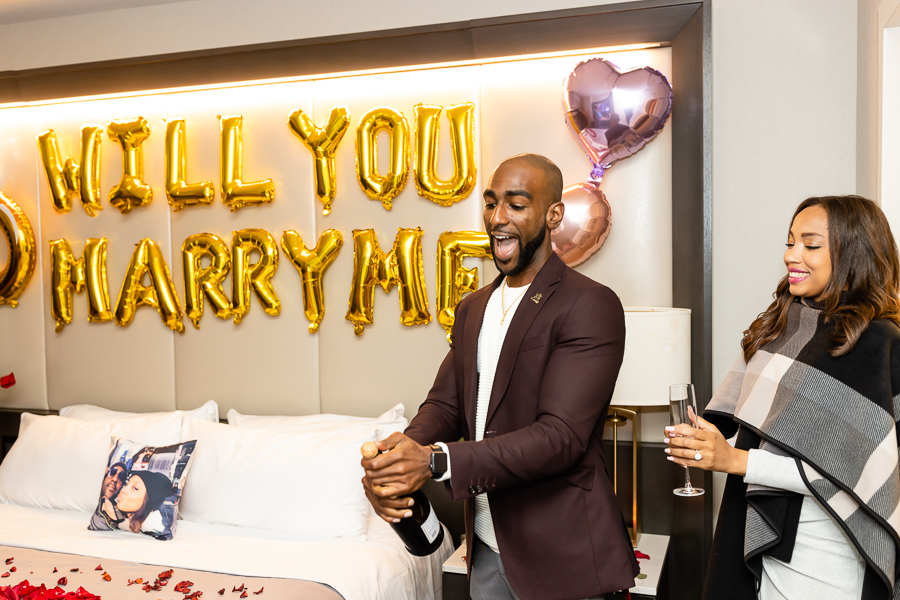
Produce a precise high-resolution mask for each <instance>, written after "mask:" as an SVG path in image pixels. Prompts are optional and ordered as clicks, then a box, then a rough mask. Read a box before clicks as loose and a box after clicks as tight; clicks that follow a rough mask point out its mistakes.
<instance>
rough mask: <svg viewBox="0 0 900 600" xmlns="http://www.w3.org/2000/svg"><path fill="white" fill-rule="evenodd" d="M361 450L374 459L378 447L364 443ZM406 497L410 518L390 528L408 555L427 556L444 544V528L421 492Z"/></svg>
mask: <svg viewBox="0 0 900 600" xmlns="http://www.w3.org/2000/svg"><path fill="white" fill-rule="evenodd" d="M361 450H362V455H363V457H365V458H375V457H376V456H377V455H378V446H376V445H375V443H374V442H366V443H365V444H363V446H362V449H361ZM406 497H407V498H412V499H413V505H412V506H410V507H409V510H410V511H412V516H410V517H405V518H401V519H400V522H399V523H391V524H390V526H391V527H392V528H393V529H394V531H395V532H396V533H397V535H398V536H400V539H401V540H402V541H403V544H404V545H405V546H406V550H407V551H408V552H409V553H410V554H412V555H413V556H428V555H429V554H431V553H433V552H434V551H435V550H437V549H438V548H440V547H441V544H442V543H443V542H444V528H443V527H442V526H441V522H440V521H438V518H437V514H436V513H435V512H434V508H433V507H432V506H431V502H429V501H428V497H427V496H425V493H424V492H423V491H422V490H416V491H415V492H413V493H412V494H410V495H409V496H406Z"/></svg>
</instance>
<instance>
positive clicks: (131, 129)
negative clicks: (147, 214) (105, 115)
mask: <svg viewBox="0 0 900 600" xmlns="http://www.w3.org/2000/svg"><path fill="white" fill-rule="evenodd" d="M106 133H107V135H109V139H111V140H112V141H114V142H119V144H120V145H121V146H122V180H121V181H120V182H119V185H117V186H115V187H113V189H111V190H110V192H109V203H110V204H112V205H113V206H115V207H116V208H118V209H119V210H120V211H122V214H123V215H125V214H128V213H130V212H131V211H132V209H134V208H136V207H138V206H146V205H148V204H150V202H151V201H152V200H153V190H152V189H151V188H150V186H149V185H147V184H146V183H144V181H143V178H144V149H143V148H142V147H141V144H143V143H144V140H146V139H147V138H148V137H150V125H149V124H148V123H147V120H146V119H145V118H144V117H138V118H136V119H129V120H115V121H110V122H109V125H107V126H106Z"/></svg>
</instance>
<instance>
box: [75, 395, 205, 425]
mask: <svg viewBox="0 0 900 600" xmlns="http://www.w3.org/2000/svg"><path fill="white" fill-rule="evenodd" d="M181 412H184V414H186V415H188V416H191V417H193V418H195V419H203V420H205V421H212V422H213V423H218V422H219V405H218V404H216V401H215V400H207V401H206V403H205V404H204V405H203V406H200V407H199V408H195V409H193V410H185V411H181ZM167 414H171V413H168V412H154V413H133V412H120V411H117V410H109V409H108V408H102V407H100V406H94V405H93V404H73V405H71V406H64V407H62V408H61V409H59V416H61V417H68V418H70V419H79V420H81V421H112V420H114V419H121V418H123V417H158V416H161V415H167Z"/></svg>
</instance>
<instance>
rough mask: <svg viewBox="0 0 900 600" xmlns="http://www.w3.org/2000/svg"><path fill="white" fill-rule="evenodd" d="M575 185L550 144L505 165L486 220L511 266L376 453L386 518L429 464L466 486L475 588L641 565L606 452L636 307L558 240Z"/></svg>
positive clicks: (531, 584) (547, 582) (429, 471)
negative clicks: (627, 313)
mask: <svg viewBox="0 0 900 600" xmlns="http://www.w3.org/2000/svg"><path fill="white" fill-rule="evenodd" d="M561 198H562V175H561V173H560V171H559V169H558V168H557V167H556V165H554V164H553V163H552V162H550V161H549V160H547V159H546V158H544V157H542V156H537V155H534V154H522V155H519V156H515V157H513V158H510V159H507V160H506V161H504V162H503V163H501V164H500V166H498V167H497V169H496V170H495V171H494V173H493V175H492V176H491V178H490V181H489V182H488V185H487V188H486V189H485V191H484V227H485V230H486V231H487V233H488V234H489V235H490V237H491V248H492V251H493V255H494V263H495V264H496V265H497V268H498V269H499V270H500V272H501V275H500V276H499V277H497V279H496V280H495V281H494V282H493V283H492V284H491V285H490V286H488V287H485V288H482V289H481V290H478V291H477V292H475V293H473V294H471V295H470V296H468V297H467V298H466V299H464V300H463V301H462V302H460V304H459V306H458V307H457V311H456V315H457V316H456V322H455V323H454V326H453V331H452V336H451V337H452V342H451V347H450V351H449V353H448V354H447V357H446V358H445V359H444V362H443V363H442V365H441V367H440V369H439V371H438V374H437V377H436V379H435V382H434V386H433V387H432V389H431V391H430V392H429V394H428V397H427V399H426V400H425V403H424V404H423V405H422V407H421V408H420V409H419V413H418V414H417V415H416V417H415V418H414V419H413V421H412V423H411V424H410V426H409V427H408V428H407V429H406V431H405V434H399V433H395V434H393V435H391V436H390V437H388V438H387V439H386V440H384V441H382V442H379V445H380V449H381V450H382V451H385V450H388V449H390V450H391V451H390V452H388V453H386V454H380V455H378V456H376V457H375V458H372V459H364V460H363V462H362V464H363V467H364V468H365V470H366V476H365V478H364V479H363V484H364V486H365V489H366V495H367V496H368V498H369V501H370V502H371V503H372V505H373V506H374V508H375V510H376V512H377V513H378V514H379V515H380V516H381V517H382V518H383V519H385V520H386V521H389V522H390V521H397V520H399V519H401V518H404V517H405V516H409V515H410V514H411V511H409V510H408V507H409V504H408V502H409V499H408V498H405V497H404V495H406V494H409V493H410V492H412V491H414V490H416V489H418V488H419V487H421V486H422V484H423V483H424V482H425V480H427V479H428V478H430V477H434V478H435V479H437V480H439V481H440V480H444V481H445V482H446V485H447V489H448V491H449V493H450V495H451V497H452V498H454V499H460V498H464V499H465V500H466V540H467V543H468V548H467V556H468V557H469V560H468V567H469V576H470V579H471V585H470V589H471V595H472V598H473V599H475V600H481V599H485V598H523V599H531V598H534V599H540V600H548V599H550V600H552V599H559V600H573V599H580V598H592V597H599V596H600V595H601V594H604V593H606V592H612V591H615V590H621V589H627V588H629V587H631V586H633V585H634V577H635V575H636V574H637V573H638V567H637V561H636V560H635V558H634V553H633V551H632V548H631V543H630V541H629V538H628V534H627V531H626V529H625V525H624V522H623V519H622V515H621V512H620V511H619V508H618V503H617V502H616V498H615V495H614V494H613V491H612V484H611V483H610V481H609V478H608V477H607V475H606V470H605V467H604V464H605V459H604V456H603V450H602V438H603V425H604V422H605V419H606V412H607V408H608V407H609V402H610V399H611V398H612V393H613V388H614V386H615V381H616V376H617V375H618V372H619V367H620V365H621V362H622V354H623V351H624V344H625V317H624V313H623V311H622V305H621V303H620V302H619V300H618V298H617V297H616V295H615V294H614V293H613V292H612V291H611V290H610V289H609V288H607V287H605V286H603V285H601V284H599V283H596V282H595V281H592V280H591V279H588V278H587V277H585V276H583V275H581V274H579V273H577V272H576V271H574V270H572V269H570V268H568V267H567V266H566V265H565V264H564V263H563V262H562V260H561V259H560V258H559V257H558V256H557V255H556V254H555V253H554V252H553V249H552V247H551V244H550V232H551V231H552V230H553V229H555V228H556V227H558V226H559V224H560V222H561V221H562V218H563V213H564V210H565V209H564V206H563V204H562V202H561ZM461 437H462V438H463V440H465V441H456V440H459V439H460V438H461ZM434 442H440V443H439V444H437V445H435V446H430V447H429V446H427V445H425V444H431V443H434ZM445 459H446V464H445ZM432 467H433V468H432Z"/></svg>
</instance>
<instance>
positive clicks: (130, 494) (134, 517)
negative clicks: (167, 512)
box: [104, 471, 174, 533]
mask: <svg viewBox="0 0 900 600" xmlns="http://www.w3.org/2000/svg"><path fill="white" fill-rule="evenodd" d="M173 493H174V491H173V490H172V484H171V482H170V481H169V478H168V477H166V476H165V475H163V474H162V473H156V472H155V471H131V472H130V473H129V474H128V479H127V480H126V482H125V485H124V486H122V489H121V490H120V491H119V495H118V496H116V500H115V511H116V512H115V513H114V514H110V513H109V512H108V511H106V510H104V512H106V515H107V517H108V518H109V519H110V520H112V521H114V522H116V524H117V527H116V528H117V529H129V530H131V531H133V532H134V533H140V532H141V531H142V529H143V530H145V531H149V532H150V533H154V532H158V531H161V530H162V522H161V517H160V516H159V512H156V513H155V515H156V517H157V519H155V520H158V521H160V522H159V523H152V522H146V523H145V521H147V518H148V516H149V515H151V513H154V511H158V509H159V507H160V506H162V503H163V501H164V500H165V499H166V498H167V497H168V496H171V495H172V494H173Z"/></svg>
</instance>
